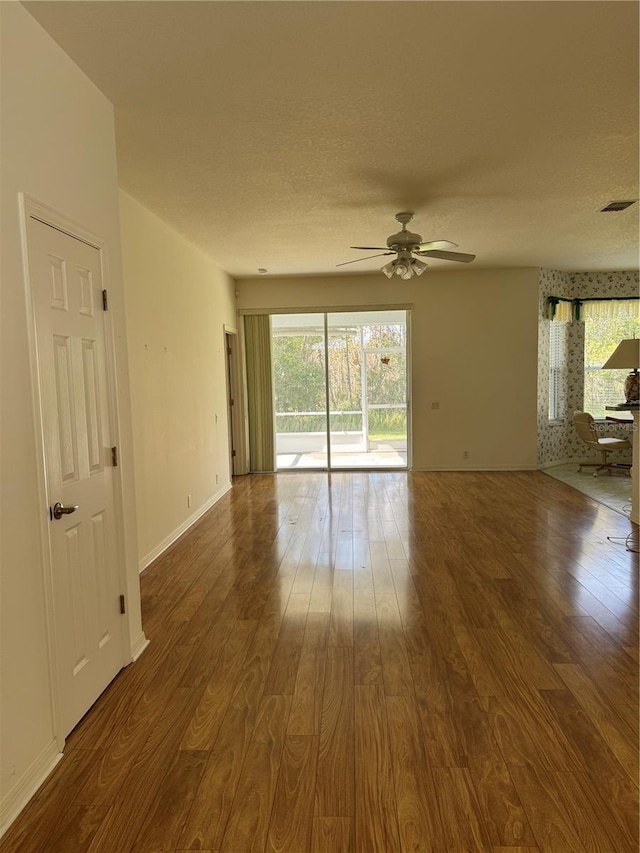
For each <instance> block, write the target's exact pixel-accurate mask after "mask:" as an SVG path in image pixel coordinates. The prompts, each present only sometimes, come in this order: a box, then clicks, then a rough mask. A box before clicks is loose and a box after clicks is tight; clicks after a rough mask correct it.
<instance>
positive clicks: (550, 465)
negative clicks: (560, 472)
mask: <svg viewBox="0 0 640 853" xmlns="http://www.w3.org/2000/svg"><path fill="white" fill-rule="evenodd" d="M569 462H575V459H554V461H553V462H541V463H540V464H539V465H538V469H539V470H540V471H545V470H546V469H547V468H557V467H558V465H568V464H569Z"/></svg>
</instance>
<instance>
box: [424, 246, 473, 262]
mask: <svg viewBox="0 0 640 853" xmlns="http://www.w3.org/2000/svg"><path fill="white" fill-rule="evenodd" d="M417 254H418V255H419V256H420V257H429V258H440V259H441V260H443V261H460V263H462V264H468V263H470V262H471V261H473V260H474V259H475V255H467V254H465V253H464V252H441V251H440V250H439V249H429V251H427V252H418V253H417Z"/></svg>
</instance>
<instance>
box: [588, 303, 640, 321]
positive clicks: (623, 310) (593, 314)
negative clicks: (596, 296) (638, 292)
mask: <svg viewBox="0 0 640 853" xmlns="http://www.w3.org/2000/svg"><path fill="white" fill-rule="evenodd" d="M638 316H640V299H607V300H604V301H593V302H590V301H589V300H585V301H584V302H583V303H582V306H581V309H580V319H581V320H634V319H636V318H637V317H638Z"/></svg>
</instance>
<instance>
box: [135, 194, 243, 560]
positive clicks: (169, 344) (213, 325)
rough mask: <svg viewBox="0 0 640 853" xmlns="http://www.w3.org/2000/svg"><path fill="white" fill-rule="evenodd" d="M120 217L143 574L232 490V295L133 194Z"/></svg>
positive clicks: (227, 282)
mask: <svg viewBox="0 0 640 853" xmlns="http://www.w3.org/2000/svg"><path fill="white" fill-rule="evenodd" d="M120 209H121V220H122V252H123V264H124V278H125V301H126V311H127V336H128V343H129V364H130V371H131V396H132V402H131V406H132V417H133V437H134V447H135V480H136V500H137V516H138V540H139V549H140V550H139V563H140V567H141V568H144V567H145V566H146V565H148V563H149V562H150V561H151V560H152V559H153V558H154V557H155V556H157V554H159V553H160V552H161V551H162V550H163V549H164V548H165V547H166V546H167V545H168V544H169V543H170V542H171V541H173V539H175V538H176V536H178V535H179V534H180V533H181V532H182V531H183V530H185V529H186V527H188V526H189V524H190V523H192V522H193V520H194V519H195V518H196V517H197V516H198V515H199V514H201V513H202V512H203V511H204V510H206V509H207V508H208V507H209V506H211V505H212V504H213V503H214V502H215V501H216V500H217V499H218V498H219V497H221V495H222V494H224V492H225V491H227V490H228V489H229V488H230V485H231V483H230V476H229V446H228V436H227V392H226V374H225V363H226V362H225V348H224V343H225V341H224V325H225V324H226V325H227V326H232V327H235V326H236V311H235V294H234V286H233V282H232V280H231V279H230V278H229V276H228V275H226V273H223V272H221V271H220V270H219V269H218V268H217V267H216V266H215V264H214V263H213V261H212V260H211V258H209V257H208V256H207V255H205V254H204V253H203V252H201V251H200V250H199V249H196V248H195V247H194V246H193V245H191V244H190V243H188V242H187V241H186V240H184V239H183V238H182V237H180V236H179V235H178V234H176V233H175V232H174V231H172V230H171V229H170V228H169V227H168V226H167V225H165V224H164V223H163V222H162V221H161V220H160V219H158V218H157V217H156V216H155V215H154V214H152V213H150V212H149V211H148V210H146V209H145V208H144V207H142V206H141V205H140V204H139V203H138V202H137V201H135V200H134V199H133V198H131V196H128V195H127V194H125V193H121V195H120ZM216 416H217V422H216ZM216 475H218V482H216ZM187 495H191V506H190V507H189V506H188V503H187Z"/></svg>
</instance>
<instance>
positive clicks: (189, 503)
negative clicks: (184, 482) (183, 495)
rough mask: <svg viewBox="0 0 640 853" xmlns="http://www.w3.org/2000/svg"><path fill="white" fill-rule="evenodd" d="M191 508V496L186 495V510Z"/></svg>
mask: <svg viewBox="0 0 640 853" xmlns="http://www.w3.org/2000/svg"><path fill="white" fill-rule="evenodd" d="M190 506H191V495H187V509H188V508H189V507H190Z"/></svg>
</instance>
